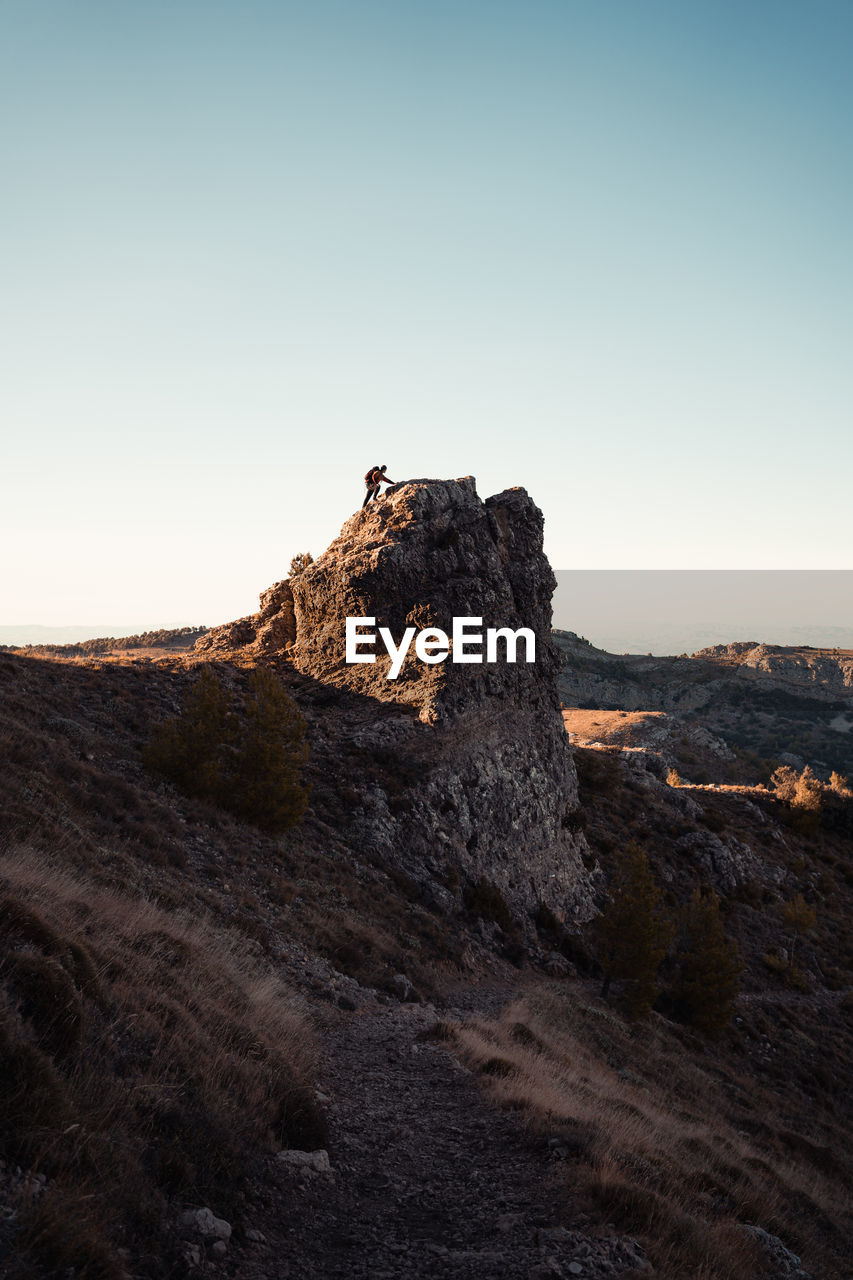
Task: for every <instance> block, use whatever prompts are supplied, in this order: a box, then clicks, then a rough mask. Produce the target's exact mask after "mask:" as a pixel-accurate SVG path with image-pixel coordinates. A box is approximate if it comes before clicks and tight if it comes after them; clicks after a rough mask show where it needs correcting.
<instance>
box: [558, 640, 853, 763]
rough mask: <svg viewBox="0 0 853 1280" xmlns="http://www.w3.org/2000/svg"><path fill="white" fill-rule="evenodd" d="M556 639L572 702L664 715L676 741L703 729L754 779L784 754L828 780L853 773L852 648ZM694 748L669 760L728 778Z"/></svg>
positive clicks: (563, 689) (561, 680)
mask: <svg viewBox="0 0 853 1280" xmlns="http://www.w3.org/2000/svg"><path fill="white" fill-rule="evenodd" d="M554 642H555V644H556V645H557V647H558V649H559V650H560V652H561V654H562V656H563V660H564V665H563V667H562V670H561V672H560V675H559V677H558V684H559V689H560V697H561V699H562V702H563V705H564V706H565V707H567V708H577V709H598V710H609V711H617V710H618V711H631V712H633V711H639V712H651V711H659V712H665V713H666V714H667V716H669V717H670V718H671V719H672V720H673V721H674V725H673V728H672V731H671V733H670V736H671V737H672V738H673V739H675V738H677V737H678V734H679V733H681V734H683V735H684V736H685V738H687V739H694V740H695V738H696V731H697V730H704V731H706V733H708V734H710V735H712V736H713V737H714V738H716V739H718V740H720V739H722V741H723V743H724V744H725V745H726V746H727V747H728V748H730V749H732V750H734V751H736V752H739V753H742V755H743V756H744V758H745V764H746V766H747V768H746V769H745V772H744V776H747V775H748V776H750V778H751V779H752V780H758V779H759V778H760V777H761V776H763V774H762V761H764V762H769V761H771V760H779V759H782V760H786V761H789V762H790V763H791V764H794V765H797V766H798V767H799V768H802V767H803V765H805V764H809V765H811V766H812V767H813V768H815V769H816V770H817V771H818V772H819V773H821V775H822V776H825V777H828V776H829V774H830V772H831V771H832V770H833V769H836V770H838V771H839V772H841V773H850V772H853V652H851V651H850V650H843V649H836V650H829V649H808V648H799V649H795V648H786V647H783V646H778V645H767V644H760V645H759V644H753V643H752V642H742V643H734V644H729V645H715V646H713V647H712V648H710V649H702V650H700V651H699V652H698V653H695V654H693V655H692V656H690V657H688V656H687V655H686V654H682V655H681V656H680V657H672V658H655V657H636V656H633V655H630V654H623V655H620V654H613V653H607V652H605V651H604V650H602V649H596V648H594V647H593V646H592V645H591V644H589V643H588V642H587V641H586V640H584V639H582V638H581V637H579V636H577V635H575V633H574V632H571V631H555V632H554ZM700 737H701V735H700ZM695 745H699V748H700V749H699V751H698V752H696V751H695V750H693V749H692V748H691V746H689V745H688V747H687V748H686V750H685V751H682V752H681V755H680V756H678V752H675V753H670V755H671V759H670V763H673V764H674V763H677V762H678V761H677V757H678V760H680V763H681V765H682V766H683V767H686V769H687V776H690V777H695V773H696V770H697V769H698V770H699V771H701V772H702V773H703V774H707V775H708V776H709V778H711V777H714V776H720V777H722V774H721V773H720V772H719V769H715V767H714V762H713V759H711V757H713V756H714V754H715V751H714V750H713V749H708V750H705V749H704V748H703V747H702V745H701V743H698V744H697V743H696V742H695V741H694V746H695ZM706 746H707V744H706ZM691 754H692V755H693V756H694V757H695V758H694V760H693V761H692V762H691V761H690V759H689V758H688V757H689V756H690V755H691ZM717 754H719V753H717ZM691 763H692V764H693V765H694V769H693V772H692V773H691V771H690V768H689V766H690V764H691ZM764 773H766V768H764ZM729 776H730V775H729Z"/></svg>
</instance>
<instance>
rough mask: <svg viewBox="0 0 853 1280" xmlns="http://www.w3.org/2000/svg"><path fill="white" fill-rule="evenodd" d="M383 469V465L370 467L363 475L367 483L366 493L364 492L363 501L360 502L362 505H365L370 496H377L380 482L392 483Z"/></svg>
mask: <svg viewBox="0 0 853 1280" xmlns="http://www.w3.org/2000/svg"><path fill="white" fill-rule="evenodd" d="M385 470H386V468H385V467H384V466H382V467H371V468H370V470H369V471H368V473H367V475H366V476H365V477H364V483H365V484H366V485H367V493H366V494H365V498H364V502H362V504H361V505H362V506H363V507H366V506H367V504H368V502H369V501H370V499H371V498H376V497H378V496H379V486H380V485H381V484H393V483H394V481H393V480H391V479H390V477H388V476H386V474H385Z"/></svg>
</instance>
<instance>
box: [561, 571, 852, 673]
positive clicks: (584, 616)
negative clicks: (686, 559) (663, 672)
mask: <svg viewBox="0 0 853 1280" xmlns="http://www.w3.org/2000/svg"><path fill="white" fill-rule="evenodd" d="M556 578H557V589H556V591H555V592H554V599H553V607H554V626H555V627H564V628H567V629H571V630H572V631H576V632H578V633H579V634H581V635H584V636H587V637H588V638H589V639H590V640H591V641H592V642H593V643H594V644H595V645H597V646H598V647H599V648H601V649H606V650H608V651H609V652H610V653H621V654H624V653H635V654H640V653H643V654H649V653H651V654H655V655H659V656H662V655H664V654H673V653H694V652H695V651H696V650H697V649H705V648H708V646H710V645H717V644H728V643H729V641H731V640H733V639H734V638H735V637H737V636H755V638H756V640H758V641H766V642H767V643H769V644H775V645H819V646H824V647H827V648H835V647H838V648H841V649H844V648H851V647H853V572H849V571H846V570H814V571H811V570H809V571H806V570H795V571H790V572H789V571H787V570H748V569H743V570H730V571H729V570H703V569H700V570H675V569H674V570H657V569H648V570H621V569H612V570H604V569H602V570H593V569H589V570H580V569H563V570H557V572H556Z"/></svg>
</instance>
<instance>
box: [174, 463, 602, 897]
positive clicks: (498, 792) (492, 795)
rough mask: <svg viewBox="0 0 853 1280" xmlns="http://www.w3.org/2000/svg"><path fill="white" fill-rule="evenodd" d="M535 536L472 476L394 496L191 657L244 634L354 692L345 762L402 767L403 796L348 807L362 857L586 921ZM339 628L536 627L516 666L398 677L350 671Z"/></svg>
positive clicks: (527, 522)
mask: <svg viewBox="0 0 853 1280" xmlns="http://www.w3.org/2000/svg"><path fill="white" fill-rule="evenodd" d="M542 527H543V519H542V513H541V512H540V511H539V509H538V508H537V507H536V506H535V504H534V503H533V502H532V500H531V499H530V497H529V496H528V494H527V493H526V492H525V490H524V489H509V490H506V491H505V492H504V493H500V494H497V495H496V496H495V497H493V498H489V499H488V500H487V501H486V502H483V501H482V500H481V499H480V498H479V497H478V496H477V492H476V487H475V482H474V480H473V479H472V478H470V477H466V478H465V479H462V480H453V481H440V480H416V481H410V482H408V483H406V484H400V485H394V486H392V487H390V488H389V489H388V490H387V492H386V493H385V494H384V495H383V496H382V498H381V499H380V500H379V501H377V502H374V503H371V504H370V505H369V506H368V507H367V508H365V509H363V510H361V511H359V512H357V513H356V514H355V515H354V516H352V517H351V518H350V519H349V520H348V521H347V522H346V524H345V525H344V526H343V529H342V530H341V534H340V536H339V537H338V538H337V539H336V540H335V541H334V542H333V543H332V545H331V546H330V547H329V548H328V550H327V551H326V552H325V553H324V554H323V555H322V556H320V557H319V559H318V560H316V561H315V562H314V563H312V564H311V565H310V566H309V567H308V568H307V569H306V570H305V571H304V572H302V573H301V574H299V576H298V577H296V578H293V579H290V580H289V582H285V583H277V584H276V585H275V587H272V588H270V590H269V591H268V592H265V593H264V595H263V596H262V597H261V603H262V610H261V613H260V614H259V615H257V616H256V617H255V618H253V619H248V620H246V619H243V620H241V622H240V623H238V624H232V630H231V631H230V632H229V629H228V628H221V629H220V630H219V631H218V632H215V633H210V634H209V635H208V636H206V637H204V640H205V641H207V644H199V645H197V646H196V649H197V651H199V652H208V653H216V652H222V651H223V649H224V648H227V645H228V643H229V636H230V634H232V633H233V628H234V627H237V628H239V637H240V640H239V643H240V644H242V645H247V644H248V645H249V646H250V647H251V649H252V650H254V651H258V650H265V651H266V652H268V653H269V652H275V651H280V652H284V653H285V654H286V656H287V658H288V659H289V660H290V661H292V662H293V664H294V665H295V666H296V667H297V669H298V670H299V671H300V672H302V673H303V674H304V675H305V676H306V677H310V678H311V679H313V680H316V681H318V682H320V683H322V684H324V685H332V686H336V687H337V689H339V690H341V691H346V693H348V694H349V695H351V696H352V698H353V700H354V701H353V704H352V705H353V706H354V707H355V706H356V705H357V706H358V707H359V708H360V712H359V715H358V716H357V718H356V719H354V721H353V725H352V727H351V729H350V733H349V738H348V741H347V743H346V744H345V748H344V749H353V750H357V751H359V752H361V753H364V756H365V758H366V759H375V760H379V761H382V762H383V763H384V765H385V766H386V767H388V768H390V769H391V771H392V774H394V773H395V771H396V782H395V785H394V787H393V793H392V789H391V788H388V787H387V786H382V785H378V784H374V783H371V782H369V781H366V782H365V786H364V788H363V790H362V793H361V796H360V801H361V803H359V804H355V805H354V806H353V811H352V815H351V830H352V835H353V837H354V839H355V841H356V842H357V843H358V844H359V845H360V846H361V847H362V848H363V849H364V850H365V852H369V853H372V854H378V855H380V856H382V857H383V858H387V859H388V860H389V861H393V862H394V863H395V864H396V865H398V866H401V867H402V868H403V869H404V870H406V871H407V873H408V874H410V875H413V876H415V877H416V878H418V879H419V880H423V879H424V878H425V876H427V877H431V878H432V880H433V883H434V884H436V883H440V881H441V880H442V879H443V878H444V877H445V876H446V874H447V872H448V870H450V868H455V869H456V871H458V872H462V873H463V874H464V875H467V876H469V877H472V878H477V877H479V876H480V875H483V876H485V877H486V878H487V879H488V880H490V881H492V882H493V883H494V884H496V885H497V886H498V888H499V889H500V890H501V891H502V893H503V894H504V896H505V898H506V899H507V901H508V902H509V903H510V905H511V906H514V907H515V909H516V910H517V911H529V910H531V909H533V908H535V907H536V905H538V903H539V902H540V901H545V902H547V903H548V904H549V905H550V906H552V907H553V908H554V909H557V910H559V909H561V908H562V909H563V910H565V911H566V914H567V916H568V917H570V918H572V917H573V918H576V919H585V918H587V917H589V916H590V915H591V914H593V907H592V900H591V887H590V873H589V872H588V871H587V870H586V868H585V867H584V864H583V861H582V855H586V854H587V848H586V844H585V842H584V839H583V836H582V835H581V834H580V833H579V832H578V831H576V830H573V828H574V827H575V825H576V824H575V823H574V821H573V818H572V815H573V814H574V812H575V811H576V809H577V805H578V795H577V776H576V774H575V769H574V763H573V758H572V753H571V748H570V746H569V743H568V739H567V736H566V734H565V732H564V730H563V725H562V720H561V717H560V711H559V698H558V695H557V686H556V674H557V670H558V664H559V659H558V656H557V654H556V651H555V649H554V646H553V644H552V641H551V636H550V623H551V594H552V592H553V590H554V586H555V579H554V575H553V573H552V571H551V567H550V565H549V564H548V561H547V559H546V557H545V555H544V552H543V550H542ZM347 617H373V618H375V619H376V626H375V629H376V630H377V631H378V628H379V627H380V626H385V627H388V628H389V629H390V631H391V632H392V634H393V636H394V638H395V640H396V641H397V642H399V640H400V638H401V636H402V634H403V632H404V630H405V628H406V627H410V626H414V627H415V628H416V629H418V630H420V629H423V628H426V627H439V628H441V629H442V630H444V631H446V632H447V633H448V634H450V633H451V631H452V625H453V621H452V620H453V618H454V617H480V618H482V619H483V623H482V630H483V631H484V632H485V630H486V628H488V627H495V628H498V627H509V628H511V629H512V630H517V629H518V628H520V627H529V628H531V629H532V630H533V632H534V634H535V638H536V660H535V662H533V663H527V662H525V661H524V660H523V659H524V656H525V646H524V644H523V643H521V644H520V645H519V651H518V660H517V661H516V662H515V663H508V662H506V661H505V660H503V659H504V649H503V647H501V648H500V650H499V659H500V660H499V661H498V662H496V663H493V664H492V663H485V662H484V663H482V664H479V665H474V664H462V663H453V662H452V661H451V660H450V658H448V659H447V660H445V661H444V662H442V663H438V664H435V665H427V664H425V663H423V662H422V661H421V660H420V659H419V658H417V656H416V655H415V653H414V646H412V649H411V652H410V654H409V656H408V657H407V659H406V660H405V662H404V664H403V666H402V668H401V671H400V675H399V677H398V678H397V679H396V680H390V679H388V670H389V667H390V663H391V660H390V658H389V657H388V655H387V654H386V653H385V650H384V647H383V646H382V644H381V643H377V645H376V646H375V652H376V656H377V660H376V662H375V663H372V664H368V663H363V664H362V663H359V664H347V662H346V660H345V658H346V648H345V619H346V618H347ZM477 629H478V630H479V629H480V628H477ZM249 633H251V638H249ZM388 703H392V704H395V706H396V707H399V714H389V712H390V710H391V709H390V708H389V707H388V705H387V704H388ZM383 704H384V705H383ZM371 708H372V709H373V710H372V711H371ZM380 712H381V714H380ZM588 861H591V860H590V859H588Z"/></svg>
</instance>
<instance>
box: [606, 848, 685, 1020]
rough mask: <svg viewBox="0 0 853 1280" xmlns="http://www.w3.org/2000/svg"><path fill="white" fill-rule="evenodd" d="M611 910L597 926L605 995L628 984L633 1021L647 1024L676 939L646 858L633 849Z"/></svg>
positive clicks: (619, 869) (616, 881)
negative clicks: (660, 971) (642, 1020)
mask: <svg viewBox="0 0 853 1280" xmlns="http://www.w3.org/2000/svg"><path fill="white" fill-rule="evenodd" d="M610 892H611V896H610V901H609V902H608V903H607V906H606V907H605V908H604V910H603V911H602V913H601V915H600V916H598V917H597V919H596V920H595V922H594V932H595V937H596V940H597V943H598V951H599V959H600V962H601V967H602V970H603V972H604V984H603V986H602V995H603V996H606V995H607V994H608V992H609V990H610V984H611V981H613V980H614V979H617V980H622V981H625V982H627V983H628V987H627V996H626V1009H627V1012H628V1015H629V1017H632V1018H644V1017H647V1016H648V1014H649V1013H650V1012H651V1009H652V1005H653V1004H654V1002H655V998H656V996H657V986H656V984H655V978H656V975H657V971H658V967H659V965H660V962H661V960H663V957H664V955H665V954H666V949H667V946H668V945H669V941H670V939H671V937H672V932H673V930H672V924H671V922H670V921H669V919H668V917H667V916H666V914H665V911H664V908H663V903H662V896H661V891H660V887H659V886H658V885H657V883H656V882H655V879H654V877H653V876H652V873H651V871H650V870H649V864H648V861H647V859H646V855H645V854H644V853H643V851H642V849H640V847H639V846H638V845H637V844H635V843H633V842H632V843H631V844H630V845H628V847H627V848H626V849H624V850H623V851H622V853H621V854H620V855H619V857H618V861H617V865H616V871H615V874H614V878H613V881H612V883H611V888H610Z"/></svg>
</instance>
